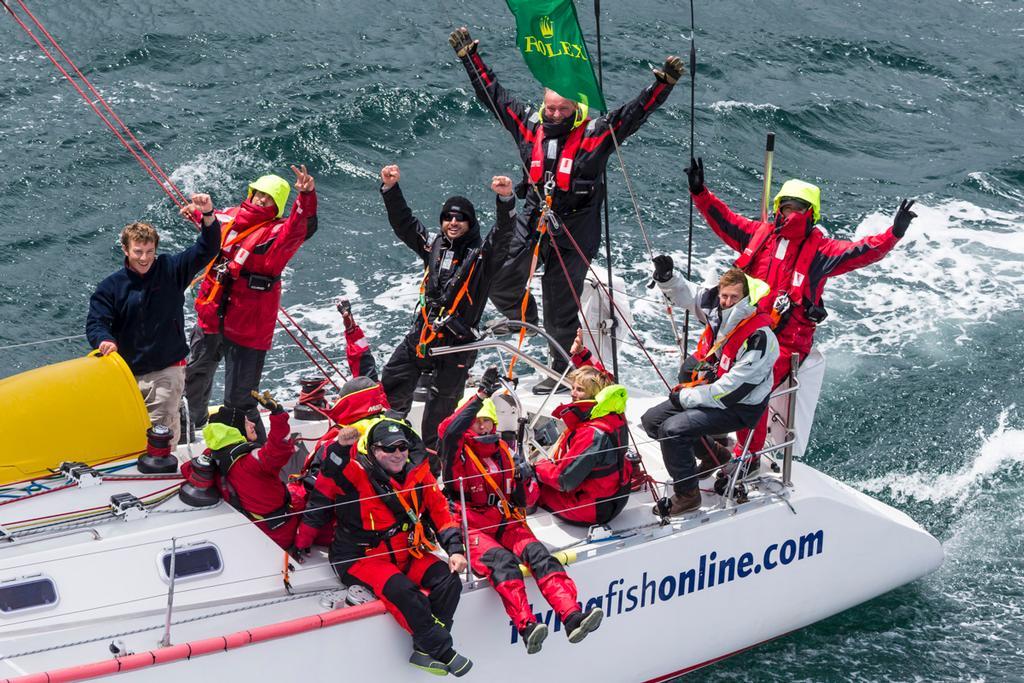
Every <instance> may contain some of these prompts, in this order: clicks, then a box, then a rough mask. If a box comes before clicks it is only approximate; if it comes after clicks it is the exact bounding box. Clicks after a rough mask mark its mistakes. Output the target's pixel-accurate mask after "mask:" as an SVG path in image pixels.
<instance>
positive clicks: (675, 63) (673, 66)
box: [654, 55, 686, 85]
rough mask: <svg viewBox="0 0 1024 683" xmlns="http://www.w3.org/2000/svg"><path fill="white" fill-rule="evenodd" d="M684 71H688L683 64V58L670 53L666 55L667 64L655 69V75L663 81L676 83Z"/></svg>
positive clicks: (670, 83) (671, 83)
mask: <svg viewBox="0 0 1024 683" xmlns="http://www.w3.org/2000/svg"><path fill="white" fill-rule="evenodd" d="M684 73H686V67H685V66H683V60H681V59H680V58H679V57H676V56H675V55H669V56H668V57H665V64H663V65H662V67H661V68H660V69H655V70H654V77H655V78H657V79H658V80H659V81H661V82H662V83H668V84H669V85H675V84H676V81H678V80H679V79H680V78H682V77H683V74H684Z"/></svg>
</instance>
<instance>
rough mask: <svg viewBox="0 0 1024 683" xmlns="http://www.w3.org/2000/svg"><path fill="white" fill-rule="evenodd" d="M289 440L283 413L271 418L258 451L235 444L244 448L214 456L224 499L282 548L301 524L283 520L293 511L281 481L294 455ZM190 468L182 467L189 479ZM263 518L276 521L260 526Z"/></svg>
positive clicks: (187, 463)
mask: <svg viewBox="0 0 1024 683" xmlns="http://www.w3.org/2000/svg"><path fill="white" fill-rule="evenodd" d="M288 436H289V426H288V413H287V412H286V411H283V410H282V411H281V412H278V413H271V414H270V434H268V435H267V442H266V443H265V444H263V447H262V448H260V449H259V450H256V449H255V448H254V447H253V446H254V444H236V446H238V447H241V448H231V447H228V448H223V449H221V450H220V451H218V452H217V453H214V454H212V455H213V458H214V462H216V463H217V466H218V471H219V476H218V477H217V485H218V488H219V490H220V493H221V497H223V498H224V500H226V501H227V502H228V503H231V504H232V505H235V504H236V503H237V504H238V505H240V507H241V510H240V511H241V512H242V513H244V514H245V515H246V516H247V517H249V518H250V519H252V520H253V522H255V523H256V526H257V527H259V528H260V530H261V531H263V533H265V534H266V535H267V536H269V537H270V538H271V539H272V540H273V541H274V542H275V543H277V544H278V545H279V546H281V547H282V548H287V547H288V546H290V545H291V544H292V541H293V539H294V538H295V528H296V527H297V526H298V523H299V518H298V516H297V515H292V516H290V517H282V515H284V514H286V513H287V512H288V511H289V509H290V506H289V503H290V500H291V496H290V495H289V493H288V490H287V488H285V485H284V483H283V482H282V481H281V477H280V475H281V468H282V467H284V466H285V465H286V464H288V460H289V458H291V457H292V454H293V453H295V445H294V444H293V443H292V442H291V441H290V440H289V438H288ZM191 467H192V463H191V461H189V462H185V463H182V465H181V473H182V475H184V476H185V478H186V479H187V478H188V475H189V470H190V469H191ZM225 471H226V473H227V475H226V477H225V474H224V473H225ZM262 517H274V518H275V519H273V520H271V521H270V522H261V521H259V520H260V518H262Z"/></svg>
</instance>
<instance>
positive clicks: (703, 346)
mask: <svg viewBox="0 0 1024 683" xmlns="http://www.w3.org/2000/svg"><path fill="white" fill-rule="evenodd" d="M765 298H767V297H765ZM758 304H759V305H760V302H758ZM762 327H772V318H771V316H770V315H768V314H767V313H759V312H755V313H752V314H751V315H749V316H747V317H746V319H744V320H743V321H741V322H740V324H739V325H737V326H736V327H734V328H732V331H730V332H729V334H728V335H727V336H726V338H725V343H724V344H723V345H721V347H720V348H717V349H716V348H715V347H714V346H713V345H712V342H713V341H714V339H713V338H712V330H711V325H707V326H706V327H705V328H704V332H702V333H701V335H700V339H698V340H697V350H696V351H694V353H693V356H694V358H696V359H697V360H699V361H707V360H708V358H709V357H714V356H716V355H717V357H718V368H717V376H718V377H721V376H722V375H724V374H725V373H727V372H729V368H731V367H732V362H733V361H734V360H736V354H737V353H738V352H739V350H740V349H741V348H742V347H743V344H744V343H745V342H746V341H747V339H749V338H750V335H752V334H754V333H755V332H757V331H758V330H759V329H760V328H762Z"/></svg>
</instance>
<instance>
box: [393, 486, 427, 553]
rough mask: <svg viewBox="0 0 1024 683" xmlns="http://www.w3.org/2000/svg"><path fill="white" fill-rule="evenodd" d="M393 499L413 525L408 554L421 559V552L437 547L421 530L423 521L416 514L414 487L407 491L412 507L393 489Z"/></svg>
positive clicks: (424, 530)
mask: <svg viewBox="0 0 1024 683" xmlns="http://www.w3.org/2000/svg"><path fill="white" fill-rule="evenodd" d="M395 497H396V498H397V499H398V502H399V503H401V504H402V507H403V508H405V513H406V514H407V515H409V520H410V521H411V522H412V523H413V525H412V537H411V538H410V539H409V554H410V555H412V556H413V557H415V558H417V559H418V558H421V557H423V551H424V550H426V551H427V552H430V551H433V550H437V546H436V545H434V544H433V543H431V542H430V539H429V538H428V537H427V532H426V529H424V528H423V520H422V519H421V518H420V515H419V514H418V511H419V506H420V503H419V497H418V496H417V495H416V487H415V486H413V488H412V490H410V491H409V497H410V498H412V505H409V503H408V502H406V500H405V496H403V495H402V492H401V491H400V490H399V489H398V488H395Z"/></svg>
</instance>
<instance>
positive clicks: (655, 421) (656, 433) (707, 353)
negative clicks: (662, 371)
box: [641, 255, 779, 515]
mask: <svg viewBox="0 0 1024 683" xmlns="http://www.w3.org/2000/svg"><path fill="white" fill-rule="evenodd" d="M654 280H655V282H657V283H658V285H659V286H660V287H661V290H662V291H663V292H664V293H665V295H666V296H667V297H668V298H669V300H670V301H671V302H672V304H673V305H675V306H680V307H683V308H685V309H687V310H689V311H690V312H691V313H692V314H693V315H695V316H696V317H697V319H698V320H700V321H701V322H703V323H705V328H704V332H703V334H701V336H700V340H699V341H698V342H697V350H696V351H695V352H694V354H693V355H692V356H689V357H687V358H686V359H685V360H684V361H683V365H682V369H681V370H680V376H681V377H686V378H688V381H686V382H684V383H682V384H678V385H676V387H675V388H673V389H672V391H671V392H670V393H669V396H668V400H666V401H664V402H662V403H659V404H658V405H656V406H654V407H653V408H651V409H650V410H648V411H647V412H646V413H644V415H643V417H642V418H641V423H642V424H643V427H644V431H646V432H647V435H648V436H650V437H651V438H652V439H657V440H658V443H659V445H660V446H661V456H662V458H663V459H664V460H665V469H667V470H668V473H669V475H670V476H671V477H672V488H673V490H674V493H673V495H672V497H671V498H670V499H669V500H667V501H664V502H663V503H661V504H659V505H657V506H655V508H654V513H655V514H668V515H678V514H682V513H684V512H689V511H691V510H696V509H698V508H700V502H701V496H700V489H699V488H698V486H697V479H698V478H703V477H705V476H708V475H710V474H711V473H712V472H713V471H714V470H715V469H717V468H718V466H719V465H721V464H722V463H721V462H720V461H717V460H716V459H715V457H714V454H713V453H711V452H709V453H708V457H707V458H704V459H702V463H701V469H700V471H699V472H698V470H697V462H696V457H695V455H694V446H695V445H696V443H697V441H698V440H700V438H701V437H703V436H709V435H715V434H723V433H727V432H731V431H733V430H735V429H740V428H743V427H746V428H748V429H749V428H751V427H753V426H754V425H755V424H757V421H758V420H759V419H760V418H761V414H762V413H764V411H765V409H766V408H767V406H768V398H769V395H770V394H771V391H772V366H773V365H774V364H775V360H776V358H778V356H779V343H778V341H777V340H776V339H775V334H774V333H773V332H772V326H771V323H772V320H771V318H770V317H769V316H768V314H767V313H761V312H759V311H758V301H759V300H760V299H761V297H763V296H766V295H767V294H768V292H769V288H768V285H767V284H765V283H764V282H762V281H761V280H755V279H753V278H751V277H749V276H748V275H745V274H744V273H743V271H741V270H740V269H739V268H730V269H729V270H727V271H725V273H723V274H722V277H721V278H720V279H719V281H718V285H717V286H716V287H713V288H711V289H705V288H703V287H698V286H697V285H695V284H693V283H692V282H690V281H688V280H686V279H685V278H682V277H677V276H676V275H675V274H674V273H673V271H672V258H671V257H670V256H665V255H662V256H656V257H655V258H654Z"/></svg>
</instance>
